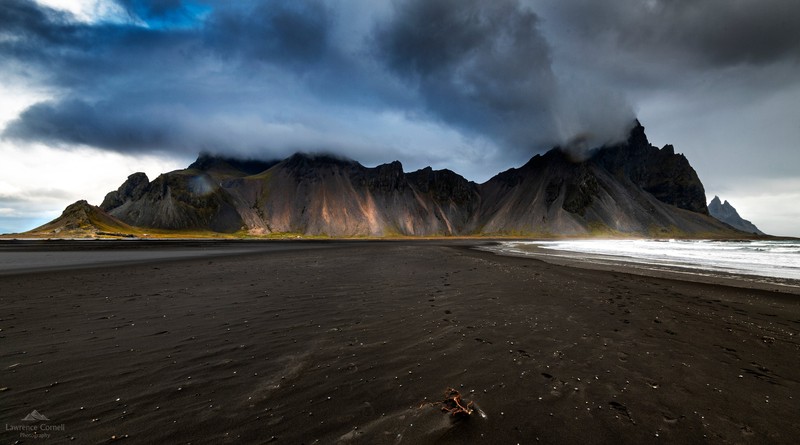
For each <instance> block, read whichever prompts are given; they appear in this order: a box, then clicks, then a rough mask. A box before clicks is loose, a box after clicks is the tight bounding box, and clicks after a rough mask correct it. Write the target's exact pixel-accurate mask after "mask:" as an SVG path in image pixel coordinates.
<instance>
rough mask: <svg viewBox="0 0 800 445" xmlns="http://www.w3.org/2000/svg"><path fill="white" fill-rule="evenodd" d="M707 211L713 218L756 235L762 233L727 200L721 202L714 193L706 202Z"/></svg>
mask: <svg viewBox="0 0 800 445" xmlns="http://www.w3.org/2000/svg"><path fill="white" fill-rule="evenodd" d="M708 211H709V214H710V215H711V216H713V217H714V218H716V219H718V220H720V221H722V222H724V223H725V224H728V225H730V226H732V227H734V228H736V229H738V230H741V231H743V232H747V233H755V234H758V235H763V234H764V232H762V231H761V230H759V228H758V227H756V225H755V224H753V223H752V222H750V221H748V220H746V219H744V218H742V217H741V215H739V212H738V211H737V210H736V209H735V208H734V207H733V205H731V203H729V202H728V200H725V201H724V202H723V201H722V200H721V199H720V198H719V196H717V195H714V199H712V200H711V202H709V203H708Z"/></svg>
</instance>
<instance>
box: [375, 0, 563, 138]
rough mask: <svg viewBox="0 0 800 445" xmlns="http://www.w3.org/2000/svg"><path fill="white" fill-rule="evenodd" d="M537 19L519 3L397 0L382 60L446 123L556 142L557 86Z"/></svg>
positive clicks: (382, 37) (381, 44)
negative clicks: (399, 0) (554, 116)
mask: <svg viewBox="0 0 800 445" xmlns="http://www.w3.org/2000/svg"><path fill="white" fill-rule="evenodd" d="M537 22H538V17H537V16H536V14H534V13H533V12H531V11H529V10H526V9H524V8H522V7H521V6H520V5H519V4H518V2H516V1H512V0H497V1H492V2H484V1H480V0H443V1H435V2H432V1H428V0H411V1H404V2H395V14H394V16H393V17H391V19H390V20H388V21H387V23H382V24H379V25H378V26H377V29H376V32H375V39H376V43H377V48H376V55H377V57H378V58H379V59H381V60H383V61H384V63H385V64H386V65H387V66H388V67H389V68H390V69H391V70H392V71H394V72H395V73H397V74H398V75H400V76H402V77H403V78H405V79H406V80H407V81H408V82H410V83H411V84H413V85H415V86H417V87H418V88H419V90H420V91H421V95H422V97H423V98H424V101H425V103H426V105H427V106H428V107H429V109H430V110H431V111H432V112H433V113H435V114H436V115H437V116H439V117H440V118H441V119H443V120H444V121H446V122H448V123H450V124H454V125H457V126H460V127H463V128H465V129H473V130H478V131H481V132H484V133H487V134H490V135H491V136H493V137H495V138H497V139H501V140H502V139H509V141H508V142H510V144H511V145H512V146H516V147H518V148H524V149H529V148H530V147H528V146H527V145H528V144H532V143H541V142H543V141H542V138H543V137H544V138H549V139H551V141H550V142H555V139H556V138H555V135H554V129H555V125H554V122H553V113H554V109H555V100H556V97H555V92H556V90H557V81H556V79H555V77H554V75H553V72H552V71H551V69H550V53H549V48H548V45H547V42H546V41H545V40H544V38H543V37H542V35H541V34H540V32H539V30H538V28H537Z"/></svg>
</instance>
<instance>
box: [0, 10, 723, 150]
mask: <svg viewBox="0 0 800 445" xmlns="http://www.w3.org/2000/svg"><path fill="white" fill-rule="evenodd" d="M117 3H118V4H119V5H121V6H122V7H123V9H124V11H126V14H127V15H128V16H129V18H130V19H131V20H129V21H127V22H124V21H123V22H121V23H120V22H113V23H111V22H95V23H83V22H78V21H75V20H71V19H70V17H69V15H68V14H65V13H59V12H57V11H55V10H52V9H49V8H46V7H43V6H40V5H38V4H36V3H34V2H31V1H22V0H7V1H5V2H3V3H2V5H1V6H0V57H2V60H0V70H2V71H4V72H7V73H14V74H16V75H17V76H18V77H29V78H33V79H34V81H35V82H38V83H39V84H42V85H44V86H45V87H48V88H53V89H55V90H56V91H57V94H55V95H54V97H55V98H54V99H52V100H50V101H48V102H45V103H41V104H36V105H34V106H32V107H31V108H30V109H28V110H27V111H25V112H24V113H22V114H21V115H20V116H19V117H18V118H17V119H16V120H15V121H13V122H12V123H11V124H9V125H8V127H7V128H6V130H5V132H4V134H3V135H4V136H5V137H7V138H15V139H18V140H27V141H41V142H46V143H48V144H58V143H64V144H76V143H77V144H85V145H91V146H95V147H99V148H103V149H109V150H115V151H120V152H135V151H172V150H178V151H183V152H191V151H193V150H197V149H198V148H203V149H217V150H229V151H231V152H243V151H247V150H253V149H258V148H259V147H261V148H263V147H292V148H293V149H306V150H311V151H313V150H316V149H319V148H320V147H318V146H309V147H302V146H298V145H301V142H300V141H306V142H308V143H311V144H319V143H320V142H319V141H320V140H323V139H326V138H324V137H322V134H327V140H328V141H330V146H344V145H346V144H348V143H351V142H353V141H356V140H359V138H360V142H361V143H362V144H363V145H369V144H372V145H373V146H374V147H375V149H376V150H386V149H388V147H394V148H393V149H395V150H400V151H406V152H407V153H419V152H420V150H423V148H420V147H405V148H398V147H396V146H395V145H394V144H395V140H396V138H395V137H394V135H393V134H392V132H391V129H388V130H384V134H377V130H375V131H373V133H371V136H370V138H369V139H365V138H364V137H363V134H362V133H368V132H369V131H370V130H371V129H373V128H378V127H379V126H380V125H383V123H378V122H377V121H370V119H373V120H375V119H378V118H379V117H380V116H383V115H385V114H387V113H388V114H392V113H394V114H396V115H402V116H404V118H405V119H407V120H408V121H413V122H421V123H422V124H423V126H424V125H427V124H430V126H441V127H442V133H444V132H452V131H453V130H454V131H455V132H456V133H458V134H460V135H462V136H463V137H464V139H465V140H466V141H467V145H469V144H473V143H474V142H470V141H476V140H481V141H483V142H481V143H480V144H486V141H488V144H489V147H488V148H487V149H486V151H487V153H489V152H491V153H494V154H492V156H495V158H505V159H506V160H509V161H513V162H518V161H520V160H524V159H525V158H526V157H528V156H529V155H531V154H532V153H533V152H535V151H542V150H544V149H547V148H549V147H550V146H552V145H553V144H558V143H562V144H563V143H566V142H568V141H570V140H583V141H585V143H586V144H588V145H597V144H601V143H604V142H609V141H611V140H613V139H615V138H618V137H621V136H622V135H623V134H624V131H625V129H626V126H627V125H629V124H630V122H631V120H632V119H633V117H634V113H633V111H632V109H633V108H632V106H631V105H630V103H629V102H628V98H627V97H626V95H625V94H624V89H623V88H619V85H618V84H615V83H614V82H606V83H604V82H597V81H596V80H597V79H600V78H602V76H603V72H602V70H601V72H600V73H599V74H597V75H595V74H589V75H587V76H586V77H584V78H575V77H574V76H565V75H564V74H563V73H559V72H558V70H556V69H555V67H556V66H557V62H556V61H554V60H553V54H554V53H553V51H552V45H551V42H549V41H548V40H546V38H545V34H543V32H542V28H543V25H544V24H545V23H546V22H547V21H548V20H550V21H551V23H550V25H548V26H550V27H551V28H552V27H553V24H552V20H551V19H542V18H541V17H542V16H541V15H537V12H535V11H538V9H537V8H539V7H540V6H539V5H537V4H535V3H531V4H528V3H522V0H520V1H518V0H497V1H492V2H482V1H478V0H436V1H433V0H397V1H395V2H393V3H392V4H391V7H389V8H385V7H384V8H385V9H382V10H381V8H379V7H377V6H374V5H373V4H372V3H370V2H362V3H358V2H356V1H351V2H349V3H347V5H346V7H343V6H341V5H342V3H338V2H334V1H323V0H319V1H306V2H293V1H279V0H269V1H241V2H221V1H220V2H215V1H191V0H166V1H156V0H150V1H148V0H117ZM561 4H562V3H559V5H561ZM354 5H355V6H354ZM582 5H583V6H584V7H585V11H584V13H583V14H578V13H577V12H576V10H575V9H573V7H570V6H552V5H545V6H547V7H549V8H550V9H549V11H552V13H553V16H554V17H562V18H565V20H566V18H568V19H570V20H574V23H573V24H572V25H570V26H577V28H578V29H579V32H580V33H585V35H586V36H589V35H590V34H591V33H597V34H598V35H600V36H606V37H604V38H605V39H606V40H614V41H616V42H617V43H618V44H619V45H621V46H624V47H625V48H627V49H628V50H629V51H636V50H637V48H638V47H637V45H639V44H644V43H641V42H645V43H646V41H647V39H648V38H649V37H648V35H647V26H646V25H645V24H641V23H639V20H640V19H642V20H643V21H646V20H644V19H648V18H653V17H654V16H653V15H646V14H645V13H643V12H637V11H639V10H640V9H641V7H639V8H638V9H637V8H636V7H634V6H632V4H628V3H627V2H626V1H624V0H620V2H618V3H614V4H613V6H612V7H610V8H609V9H610V12H608V11H604V10H600V9H597V10H596V8H597V7H596V6H594V3H582ZM547 7H544V6H542V9H543V10H544V11H548V8H547ZM625 7H630V8H632V9H631V10H627V9H625ZM368 8H370V9H368ZM664 8H666V7H662V9H664ZM371 9H375V10H381V11H382V12H381V13H377V14H374V15H370V14H367V13H368V12H369V10H371ZM342 11H349V12H348V13H343V12H342ZM595 12H596V13H597V14H599V15H598V17H599V18H598V23H599V24H597V23H594V22H592V21H591V20H587V19H585V18H584V17H587V16H591V15H592V14H593V13H595ZM601 13H602V14H601ZM348 14H349V15H348ZM353 14H364V16H365V17H366V16H369V23H368V26H362V27H360V28H357V27H356V28H352V24H353V23H355V22H357V20H354V19H355V17H352V15H353ZM623 25H624V26H623ZM566 26H567V24H564V23H562V24H560V27H561V28H564V27H566ZM620 26H623V27H630V28H631V30H630V31H629V32H628V33H627V34H624V36H623V34H622V33H621V31H619V27H620ZM663 27H665V28H668V26H667V25H663ZM700 30H701V29H700V28H698V32H699V31H700ZM626 32H627V31H626ZM659 32H660V33H661V34H664V33H665V32H666V31H659ZM708 32H711V31H708ZM608 36H612V37H608ZM625 36H627V37H625ZM623 37H624V39H623ZM653 38H654V39H655V37H653ZM587 39H589V38H588V37H587ZM625 39H627V40H625ZM665 45H666V44H665ZM676 45H677V44H676ZM667 46H668V45H667ZM633 69H634V70H635V68H633ZM587 72H588V71H587ZM605 72H611V73H614V72H615V71H614V69H613V67H612V68H611V69H609V70H607V71H605ZM634 75H635V73H634ZM609 85H610V87H609ZM204 119H205V120H206V121H208V122H216V123H222V124H220V126H219V128H216V127H215V125H214V124H208V125H203V121H204ZM237 120H240V121H242V122H250V123H253V125H252V126H251V128H250V129H248V128H247V125H248V124H237V123H236V122H235V121H237ZM352 122H362V124H361V125H362V128H363V129H364V130H365V131H361V130H359V129H358V128H356V127H355V126H353V125H351V123H352ZM273 124H276V125H279V126H282V127H281V128H289V127H293V128H298V129H301V130H302V131H306V132H307V131H309V130H311V131H312V132H316V133H317V135H318V136H319V137H314V138H306V139H304V138H302V137H297V136H292V137H288V136H287V135H288V133H287V132H286V131H283V130H280V131H277V132H275V131H273V129H271V128H272V127H270V125H273ZM407 125H409V126H410V125H411V124H407ZM266 127H270V128H266ZM265 128H266V129H265ZM301 130H298V131H301ZM214 132H216V134H217V135H216V136H215V135H214V134H213V133H214ZM265 136H270V139H269V140H261V141H259V140H258V139H259V138H263V137H265ZM412 136H413V135H412ZM442 138H443V139H444V137H442ZM410 139H413V137H411V138H410ZM451 140H452V139H451ZM480 144H478V143H475V147H477V146H479V145H480ZM201 146H202V147H201ZM209 146H211V147H209ZM448 148H449V147H443V148H442V150H443V152H442V153H440V154H437V156H438V157H440V158H441V157H446V156H447V155H448V153H445V152H444V150H447V149H448ZM476 150H479V149H477V148H472V149H470V151H472V152H475V151H476ZM410 156H413V154H411V155H410ZM456 156H458V155H456ZM487 156H488V155H487Z"/></svg>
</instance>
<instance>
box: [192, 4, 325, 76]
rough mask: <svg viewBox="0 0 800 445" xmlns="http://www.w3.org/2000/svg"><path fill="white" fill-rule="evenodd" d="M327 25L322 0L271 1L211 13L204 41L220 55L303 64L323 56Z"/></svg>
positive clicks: (294, 64)
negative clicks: (297, 0)
mask: <svg viewBox="0 0 800 445" xmlns="http://www.w3.org/2000/svg"><path fill="white" fill-rule="evenodd" d="M330 27H331V23H330V18H329V11H328V9H327V7H326V6H325V5H324V4H322V3H321V2H318V1H303V2H283V1H277V0H272V1H266V2H257V3H256V4H255V5H247V6H245V7H239V8H228V9H219V10H217V11H216V12H214V13H212V14H211V16H210V17H209V19H208V21H207V22H206V33H207V40H206V42H207V43H209V44H210V46H211V47H212V48H214V49H216V50H217V51H219V52H220V53H221V54H222V55H223V56H232V55H239V56H242V57H244V58H245V59H255V60H259V61H262V62H268V63H273V62H276V61H277V62H278V63H280V64H290V65H293V66H298V65H301V66H302V65H307V64H313V63H314V62H319V61H322V59H323V58H324V57H325V56H326V53H327V51H328V43H329V42H328V36H329V33H330Z"/></svg>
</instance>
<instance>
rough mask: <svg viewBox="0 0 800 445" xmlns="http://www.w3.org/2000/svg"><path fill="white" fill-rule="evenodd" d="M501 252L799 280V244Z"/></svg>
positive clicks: (688, 243)
mask: <svg viewBox="0 0 800 445" xmlns="http://www.w3.org/2000/svg"><path fill="white" fill-rule="evenodd" d="M498 250H500V251H501V252H506V253H512V254H517V255H520V254H521V255H535V254H537V253H536V252H538V254H549V255H553V256H568V257H570V258H576V257H577V258H582V257H583V258H585V259H588V260H595V261H603V260H612V261H621V262H630V263H634V264H638V265H644V266H647V265H651V266H661V267H671V268H678V269H692V270H698V271H712V272H722V273H728V274H737V275H750V276H757V277H770V278H778V279H790V280H800V240H792V241H707V240H668V241H667V240H663V241H662V240H569V241H509V242H504V243H502V244H501V245H500V246H498Z"/></svg>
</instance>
